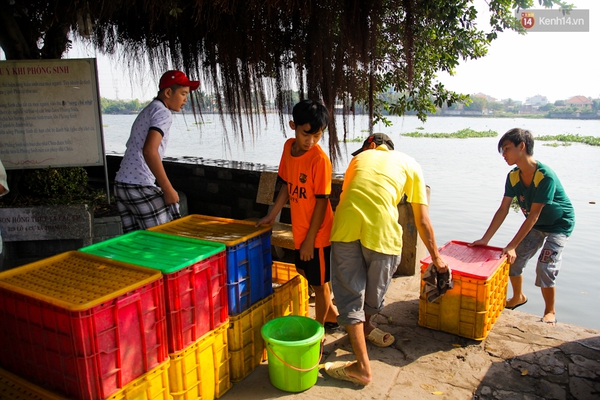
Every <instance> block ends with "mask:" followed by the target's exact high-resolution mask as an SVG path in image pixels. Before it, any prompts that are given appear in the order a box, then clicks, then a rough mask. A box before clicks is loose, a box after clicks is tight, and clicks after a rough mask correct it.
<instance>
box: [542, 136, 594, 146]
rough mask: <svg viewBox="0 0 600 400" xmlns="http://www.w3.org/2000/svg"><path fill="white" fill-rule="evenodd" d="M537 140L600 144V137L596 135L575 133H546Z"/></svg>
mask: <svg viewBox="0 0 600 400" xmlns="http://www.w3.org/2000/svg"><path fill="white" fill-rule="evenodd" d="M535 140H536V141H537V140H542V141H553V140H556V141H558V142H568V143H583V144H588V145H590V146H600V137H595V136H579V135H573V134H566V135H554V136H552V135H545V136H537V137H536V138H535Z"/></svg>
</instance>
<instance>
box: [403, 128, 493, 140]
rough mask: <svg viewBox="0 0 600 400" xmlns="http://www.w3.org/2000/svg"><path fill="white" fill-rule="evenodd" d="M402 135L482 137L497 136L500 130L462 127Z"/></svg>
mask: <svg viewBox="0 0 600 400" xmlns="http://www.w3.org/2000/svg"><path fill="white" fill-rule="evenodd" d="M402 136H409V137H416V138H419V137H427V138H436V139H439V138H442V139H450V138H452V139H468V138H482V137H496V136H498V132H496V131H492V130H488V131H475V130H473V129H471V128H465V129H461V130H460V131H457V132H454V133H422V132H409V133H403V134H402Z"/></svg>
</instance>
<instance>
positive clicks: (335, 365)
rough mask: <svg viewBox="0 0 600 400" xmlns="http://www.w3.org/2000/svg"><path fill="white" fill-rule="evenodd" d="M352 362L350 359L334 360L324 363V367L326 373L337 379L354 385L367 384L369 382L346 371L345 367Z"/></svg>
mask: <svg viewBox="0 0 600 400" xmlns="http://www.w3.org/2000/svg"><path fill="white" fill-rule="evenodd" d="M351 364H353V362H352V361H335V362H328V363H325V366H324V369H325V372H326V373H327V375H329V376H330V377H332V378H335V379H339V380H342V381H347V382H352V383H354V384H355V385H361V386H367V385H368V384H369V383H368V382H367V383H365V382H363V381H361V380H359V379H356V378H355V377H353V376H350V375H348V374H347V373H346V367H347V366H349V365H351Z"/></svg>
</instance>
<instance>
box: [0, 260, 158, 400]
mask: <svg viewBox="0 0 600 400" xmlns="http://www.w3.org/2000/svg"><path fill="white" fill-rule="evenodd" d="M161 278H162V276H161V273H160V271H153V270H150V269H147V268H143V267H140V266H137V265H132V264H128V263H123V262H120V261H115V260H108V259H105V258H101V257H97V256H94V255H90V254H85V253H81V252H76V251H72V252H66V253H63V254H59V255H57V256H54V257H50V258H47V259H44V260H41V261H38V262H35V263H31V264H27V265H24V266H22V267H20V268H15V269H12V270H8V271H5V272H3V273H1V274H0V320H2V324H1V326H0V343H2V346H0V365H1V366H2V367H3V368H4V369H5V370H7V371H10V372H12V373H14V374H16V375H18V376H20V377H22V378H23V379H25V380H26V382H29V383H31V385H32V388H31V390H34V389H33V388H35V387H38V386H39V387H40V389H39V390H40V391H41V390H45V389H47V390H50V391H51V392H54V393H56V394H57V397H58V398H60V396H65V397H68V398H72V399H81V400H98V399H115V400H116V399H124V398H127V399H134V398H135V399H143V400H147V399H153V400H154V399H156V400H158V399H164V400H167V399H169V394H168V375H167V369H168V365H169V357H168V349H167V341H166V335H167V329H166V328H167V327H166V315H165V307H164V290H163V281H162V279H161ZM11 376H12V375H11ZM3 378H6V376H3ZM42 387H43V388H44V389H41V388H42ZM35 390H37V389H35ZM140 390H143V391H144V393H145V394H144V396H145V397H139V396H137V397H136V396H135V393H139V391H140ZM130 394H132V395H131V396H129V395H130ZM124 396H126V397H124ZM148 396H151V397H148Z"/></svg>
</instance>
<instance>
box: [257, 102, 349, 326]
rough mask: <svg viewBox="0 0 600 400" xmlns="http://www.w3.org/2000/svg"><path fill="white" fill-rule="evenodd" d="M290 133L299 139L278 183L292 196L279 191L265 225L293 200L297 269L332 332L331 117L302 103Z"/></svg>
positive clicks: (288, 148) (289, 148) (288, 150)
mask: <svg viewBox="0 0 600 400" xmlns="http://www.w3.org/2000/svg"><path fill="white" fill-rule="evenodd" d="M293 118H294V119H293V121H290V128H292V129H293V130H294V132H295V138H292V139H288V140H287V141H286V143H285V145H284V148H283V154H282V155H281V161H280V163H279V177H280V178H281V179H282V180H283V181H284V182H285V183H286V185H287V190H283V189H282V190H280V191H279V195H278V196H277V200H276V201H275V204H274V205H273V208H271V211H270V212H269V214H267V216H266V217H264V218H262V219H261V220H260V221H258V223H257V226H258V225H260V224H272V223H273V222H274V221H275V218H276V217H277V215H278V214H279V212H280V211H281V209H282V208H283V206H284V205H285V203H286V202H287V201H288V200H289V202H290V209H291V215H292V234H293V236H294V247H295V251H294V253H295V264H296V269H297V270H298V273H300V274H301V275H302V276H304V277H305V278H306V279H307V281H308V283H309V284H310V285H311V287H312V288H313V290H314V291H315V319H316V320H317V321H318V322H320V323H321V324H323V325H326V326H327V327H330V326H336V325H337V321H336V318H337V315H338V313H337V310H336V308H335V306H334V305H333V302H332V301H331V289H330V286H329V284H328V282H329V280H330V257H329V255H330V249H331V243H330V242H329V235H330V232H331V224H332V222H333V210H332V208H331V204H330V202H329V196H330V195H331V173H332V166H331V161H330V160H329V157H327V154H325V152H324V151H323V149H321V147H320V146H319V145H318V143H319V141H320V140H321V137H322V136H323V130H325V129H326V128H327V124H328V122H329V113H328V111H327V109H326V108H325V106H324V105H323V104H321V103H319V102H316V101H312V100H303V101H301V102H299V103H298V104H296V105H295V106H294V109H293Z"/></svg>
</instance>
